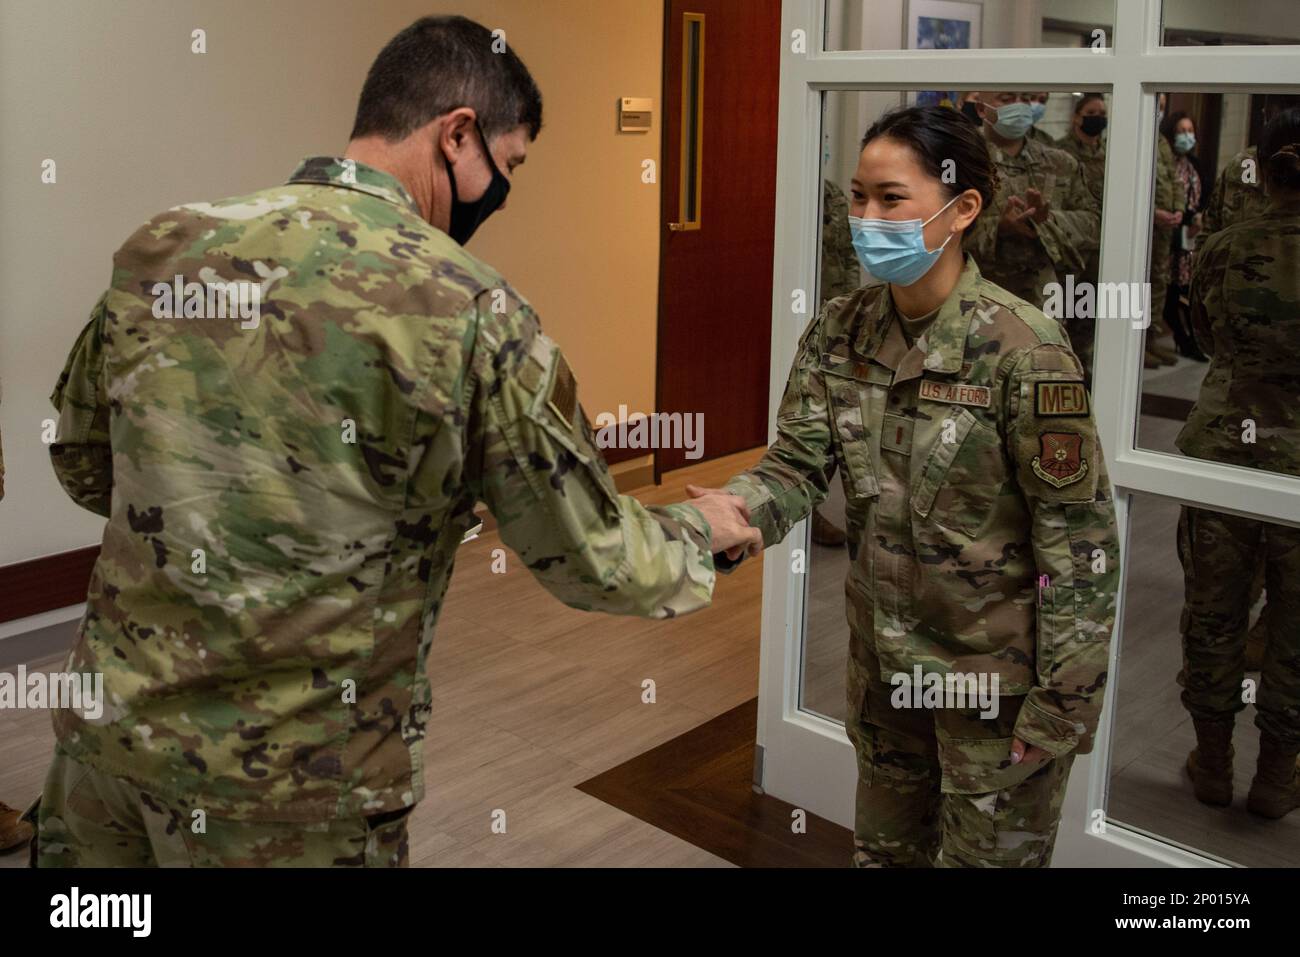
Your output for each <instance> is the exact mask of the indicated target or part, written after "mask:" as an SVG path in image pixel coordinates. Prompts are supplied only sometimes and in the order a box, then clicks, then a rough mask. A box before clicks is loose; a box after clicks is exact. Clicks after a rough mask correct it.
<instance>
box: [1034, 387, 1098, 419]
mask: <svg viewBox="0 0 1300 957" xmlns="http://www.w3.org/2000/svg"><path fill="white" fill-rule="evenodd" d="M1087 414H1088V390H1087V389H1085V388H1084V386H1083V382H1082V381H1068V380H1067V381H1047V382H1035V383H1034V415H1036V416H1039V417H1040V418H1045V417H1050V416H1070V417H1075V418H1079V417H1082V416H1085V415H1087Z"/></svg>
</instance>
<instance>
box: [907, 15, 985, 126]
mask: <svg viewBox="0 0 1300 957" xmlns="http://www.w3.org/2000/svg"><path fill="white" fill-rule="evenodd" d="M983 16H984V5H983V4H982V3H972V2H967V0H908V3H907V16H905V17H904V18H903V24H904V25H903V29H904V30H905V31H906V36H904V38H903V40H904V43H903V45H904V46H905V47H906V48H907V49H909V50H978V49H979V48H980V25H981V21H982V20H983ZM908 100H909V101H910V102H911V103H913V104H915V105H919V106H951V107H954V108H956V106H957V92H956V91H955V90H923V91H921V92H918V93H913V94H911V95H910V96H909V97H908Z"/></svg>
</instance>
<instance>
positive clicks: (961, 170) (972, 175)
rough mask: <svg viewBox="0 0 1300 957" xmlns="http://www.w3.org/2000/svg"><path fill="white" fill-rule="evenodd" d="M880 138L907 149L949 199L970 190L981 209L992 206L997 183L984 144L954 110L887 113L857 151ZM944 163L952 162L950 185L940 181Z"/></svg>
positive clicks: (917, 109) (939, 108)
mask: <svg viewBox="0 0 1300 957" xmlns="http://www.w3.org/2000/svg"><path fill="white" fill-rule="evenodd" d="M880 136H886V137H888V138H889V139H891V140H897V141H898V142H899V143H904V144H906V145H907V146H910V147H911V148H912V152H913V153H915V154H916V157H917V159H919V160H920V161H921V165H922V166H923V167H924V168H925V170H926V172H928V173H929V174H930V175H931V176H933V177H934V178H935V179H937V180H939V182H940V183H941V184H942V185H943V186H944V187H946V188H947V192H948V195H949V196H958V195H960V194H961V193H964V192H966V190H968V189H973V190H975V191H976V192H977V193H979V194H980V198H981V199H982V200H983V201H984V208H985V209H989V208H991V207H992V206H993V198H994V197H995V196H996V195H997V192H998V185H999V184H998V171H997V167H996V166H994V165H993V157H992V155H990V153H989V146H988V141H987V140H985V139H984V135H983V133H981V132H980V131H979V129H977V128H976V127H975V126H973V125H972V124H971V122H970V120H968V119H966V117H965V116H964V115H963V114H961V113H960V112H958V111H957V110H954V109H951V108H949V107H946V106H909V107H905V108H902V109H897V110H891V111H890V112H888V113H886V114H885V115H884V116H882V117H881V118H880V119H878V120H876V122H874V123H872V124H871V126H870V127H869V128H868V129H867V132H866V133H865V134H864V135H863V137H862V146H861V149H866V148H867V144H868V143H870V142H871V141H872V140H874V139H876V138H877V137H880ZM946 160H952V161H953V166H952V180H953V181H952V182H951V183H949V182H947V181H946V180H945V178H944V173H945V168H944V162H945V161H946ZM973 225H975V224H974V223H972V224H971V226H973ZM966 228H967V229H970V228H971V227H970V226H967V227H966Z"/></svg>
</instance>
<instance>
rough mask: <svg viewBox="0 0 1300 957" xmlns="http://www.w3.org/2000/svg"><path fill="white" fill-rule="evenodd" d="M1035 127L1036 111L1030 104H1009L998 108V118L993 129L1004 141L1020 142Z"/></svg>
mask: <svg viewBox="0 0 1300 957" xmlns="http://www.w3.org/2000/svg"><path fill="white" fill-rule="evenodd" d="M1033 125H1034V110H1033V107H1031V106H1030V105H1029V104H1028V103H1008V104H1006V105H1005V106H999V107H998V118H997V121H996V122H995V123H994V124H993V128H994V129H995V130H997V131H998V135H999V136H1001V137H1002V138H1003V139H1008V140H1019V139H1023V138H1024V135H1025V134H1026V133H1028V132H1029V128H1030V127H1031V126H1033Z"/></svg>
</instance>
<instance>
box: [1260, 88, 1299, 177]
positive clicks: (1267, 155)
mask: <svg viewBox="0 0 1300 957" xmlns="http://www.w3.org/2000/svg"><path fill="white" fill-rule="evenodd" d="M1259 160H1260V165H1261V166H1262V167H1263V169H1264V177H1265V180H1266V181H1267V182H1268V184H1269V185H1270V186H1275V187H1277V188H1278V189H1283V190H1286V191H1288V192H1291V191H1296V190H1300V107H1292V108H1291V109H1289V110H1283V111H1282V112H1281V113H1279V114H1277V116H1275V117H1273V119H1271V120H1269V121H1268V125H1267V126H1265V127H1264V135H1263V137H1262V138H1261V139H1260V143H1259Z"/></svg>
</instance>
